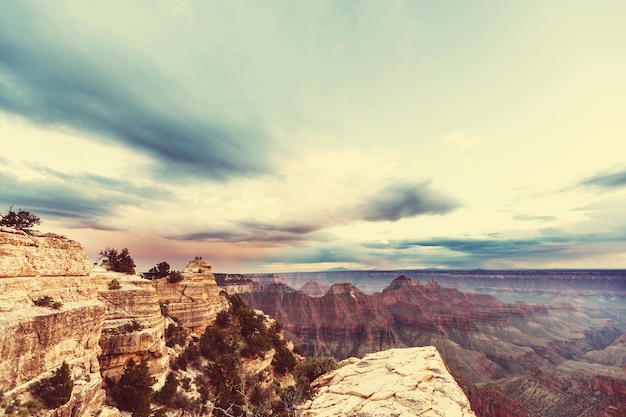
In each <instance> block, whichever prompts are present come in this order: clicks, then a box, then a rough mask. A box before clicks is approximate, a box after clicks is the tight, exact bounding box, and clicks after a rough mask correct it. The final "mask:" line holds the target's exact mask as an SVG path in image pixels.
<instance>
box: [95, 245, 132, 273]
mask: <svg viewBox="0 0 626 417" xmlns="http://www.w3.org/2000/svg"><path fill="white" fill-rule="evenodd" d="M100 256H101V257H103V258H106V259H108V260H109V262H111V266H112V267H113V270H114V271H116V272H124V273H126V274H134V273H135V261H134V260H133V258H131V256H130V253H129V252H128V249H127V248H124V249H122V250H121V251H120V252H118V251H117V249H113V248H106V249H104V250H101V251H100Z"/></svg>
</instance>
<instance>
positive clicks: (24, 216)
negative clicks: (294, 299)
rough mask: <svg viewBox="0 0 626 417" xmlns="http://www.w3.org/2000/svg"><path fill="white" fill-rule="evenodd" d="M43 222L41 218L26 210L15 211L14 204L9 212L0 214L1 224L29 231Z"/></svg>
mask: <svg viewBox="0 0 626 417" xmlns="http://www.w3.org/2000/svg"><path fill="white" fill-rule="evenodd" d="M40 223H41V219H40V218H39V217H37V216H35V215H34V214H31V213H30V212H28V211H26V210H22V209H19V210H18V211H17V212H15V211H13V206H11V207H10V208H9V211H7V214H5V215H2V214H0V226H7V227H12V228H14V229H17V230H24V231H26V232H27V231H28V230H27V229H30V228H31V227H33V226H36V225H38V224H40Z"/></svg>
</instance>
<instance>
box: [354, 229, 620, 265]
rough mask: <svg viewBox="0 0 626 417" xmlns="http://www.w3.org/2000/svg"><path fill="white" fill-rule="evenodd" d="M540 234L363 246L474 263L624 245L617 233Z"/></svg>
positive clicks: (550, 256) (401, 241) (408, 240)
mask: <svg viewBox="0 0 626 417" xmlns="http://www.w3.org/2000/svg"><path fill="white" fill-rule="evenodd" d="M552 232H553V233H550V234H544V235H542V236H538V237H531V238H524V239H521V238H520V239H470V238H431V239H423V240H410V239H407V240H395V241H390V242H389V243H380V242H373V243H366V244H364V246H365V247H368V248H371V249H393V250H408V249H412V248H418V247H421V248H441V249H446V250H449V251H453V252H458V253H460V254H465V255H468V256H470V257H471V258H472V259H474V260H485V259H500V258H505V259H510V260H514V259H528V260H533V259H536V260H539V259H541V258H545V257H547V258H553V257H555V256H557V255H558V254H559V253H562V254H563V255H564V256H567V255H568V253H569V251H570V250H572V249H574V248H577V247H580V246H581V245H586V244H596V243H616V242H619V243H626V233H625V231H624V230H618V231H616V232H612V233H595V234H578V235H577V234H565V233H557V231H556V230H552Z"/></svg>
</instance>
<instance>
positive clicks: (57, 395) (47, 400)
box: [34, 362, 74, 408]
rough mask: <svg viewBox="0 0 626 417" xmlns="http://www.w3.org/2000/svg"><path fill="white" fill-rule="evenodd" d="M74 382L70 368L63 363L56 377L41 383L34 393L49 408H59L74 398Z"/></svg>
mask: <svg viewBox="0 0 626 417" xmlns="http://www.w3.org/2000/svg"><path fill="white" fill-rule="evenodd" d="M73 388H74V381H72V378H71V373H70V367H69V365H68V364H67V363H66V362H63V364H62V365H61V367H60V368H59V369H57V370H56V372H55V373H54V376H52V377H50V378H47V379H44V380H42V381H40V382H39V383H38V384H37V385H36V386H35V388H34V393H35V394H36V395H37V396H38V397H40V398H41V399H42V400H43V403H44V404H45V406H46V407H48V408H58V407H60V406H62V405H63V404H65V403H66V402H68V401H69V400H70V398H71V397H72V389H73Z"/></svg>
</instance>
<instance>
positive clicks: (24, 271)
mask: <svg viewBox="0 0 626 417" xmlns="http://www.w3.org/2000/svg"><path fill="white" fill-rule="evenodd" d="M90 271H91V265H89V262H88V260H87V255H86V254H85V251H84V250H83V248H82V246H81V245H80V243H78V242H75V241H73V240H69V239H67V238H65V237H63V236H60V235H57V234H53V233H47V234H42V233H37V232H33V234H28V233H26V232H23V231H21V230H14V229H9V228H5V227H0V277H35V276H42V277H44V276H85V275H88V274H89V272H90Z"/></svg>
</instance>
